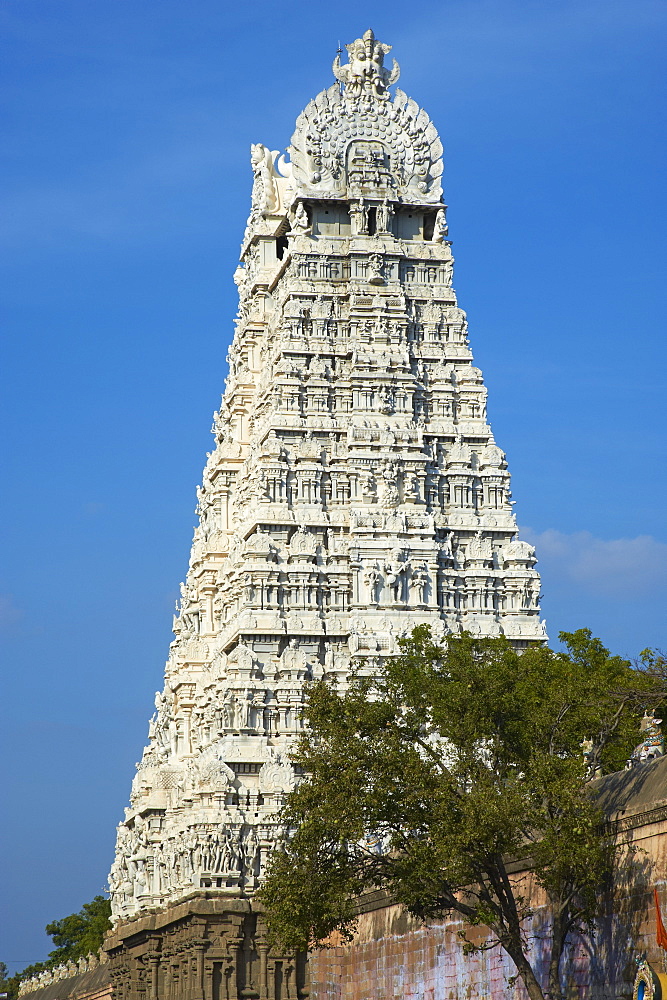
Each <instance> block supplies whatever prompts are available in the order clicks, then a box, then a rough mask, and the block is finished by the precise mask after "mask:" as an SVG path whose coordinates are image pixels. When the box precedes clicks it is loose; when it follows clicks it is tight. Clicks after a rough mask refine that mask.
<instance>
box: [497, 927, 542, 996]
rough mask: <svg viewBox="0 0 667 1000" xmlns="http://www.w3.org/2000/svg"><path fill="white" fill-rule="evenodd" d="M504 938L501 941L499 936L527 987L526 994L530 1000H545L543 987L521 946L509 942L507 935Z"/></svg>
mask: <svg viewBox="0 0 667 1000" xmlns="http://www.w3.org/2000/svg"><path fill="white" fill-rule="evenodd" d="M503 938H505V940H502V939H500V936H499V943H500V944H501V946H502V948H503V949H504V950H505V951H506V952H507V954H508V955H509V957H510V958H511V959H512V961H513V962H514V964H515V965H516V970H517V972H518V974H519V978H520V979H521V982H522V983H523V985H524V986H525V987H526V992H527V994H528V996H529V997H530V1000H545V997H544V993H543V991H542V987H541V986H540V984H539V982H538V981H537V977H536V976H535V973H534V972H533V968H532V966H531V964H530V962H529V961H528V959H527V958H526V956H525V955H524V953H523V949H522V948H521V946H520V944H519V945H518V946H517V944H516V943H515V942H514V941H508V940H507V939H506V936H505V935H503Z"/></svg>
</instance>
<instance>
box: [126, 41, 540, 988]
mask: <svg viewBox="0 0 667 1000" xmlns="http://www.w3.org/2000/svg"><path fill="white" fill-rule="evenodd" d="M346 48H347V53H348V63H347V64H346V65H341V63H340V59H339V58H337V59H336V60H335V62H334V65H333V71H334V75H335V77H336V82H335V83H334V84H333V85H332V86H331V87H329V89H328V90H324V91H322V93H320V94H319V95H318V96H317V97H316V98H315V99H314V100H313V101H311V103H310V104H309V105H308V106H307V107H306V109H305V111H303V113H302V114H301V115H300V116H299V118H298V120H297V123H296V130H295V132H294V135H293V137H292V142H291V146H290V147H289V150H288V153H289V159H287V158H285V157H284V156H282V155H279V154H278V153H277V152H273V151H270V150H269V149H267V148H266V147H265V146H263V145H260V144H258V145H255V146H253V147H252V150H251V162H252V170H253V176H254V180H253V189H252V208H251V213H250V217H249V219H248V224H247V228H246V232H245V236H244V238H243V244H242V248H241V262H240V265H239V267H238V268H237V271H236V274H235V280H236V283H237V285H238V290H239V311H238V317H237V321H236V332H235V335H234V339H233V343H232V346H231V348H230V351H229V376H228V378H227V383H226V388H225V392H224V394H223V396H222V402H221V405H220V409H219V410H218V412H217V413H216V414H215V418H214V424H213V433H214V437H215V448H214V450H213V451H212V452H211V453H210V454H209V456H208V461H207V462H206V467H205V470H204V476H203V483H202V486H201V487H200V488H199V489H198V505H197V514H198V518H199V523H198V525H197V527H196V529H195V533H194V540H193V544H192V554H191V558H190V565H189V569H188V572H187V577H186V580H185V583H184V584H182V585H181V595H182V596H181V600H180V602H179V605H178V608H177V614H176V617H175V619H174V633H175V639H174V641H173V643H172V645H171V648H170V653H169V659H168V660H167V665H166V680H165V687H164V690H163V691H162V692H161V693H159V694H158V695H157V696H156V713H155V715H154V717H153V719H152V720H151V723H150V733H149V736H150V739H149V744H148V746H147V747H146V749H145V751H144V754H143V758H142V760H141V762H140V763H139V765H138V767H137V774H136V777H135V779H134V782H133V785H132V793H131V799H130V802H131V804H130V807H129V809H127V810H126V815H125V819H124V821H123V822H122V823H121V825H120V827H119V830H118V843H117V849H116V859H115V861H114V864H113V867H112V870H111V874H110V878H109V885H110V891H111V899H112V905H113V913H114V919H115V920H116V921H117V922H119V923H118V931H117V937H116V938H115V941H116V946H115V947H116V951H115V952H114V951H113V948H112V956H113V955H114V954H116V956H117V961H116V966H117V968H116V978H117V981H116V989H117V995H119V996H123V995H125V996H134V995H135V993H136V991H137V990H139V992H142V991H143V994H144V995H145V996H146V997H148V996H156V997H157V996H158V995H159V996H162V995H163V993H165V995H169V996H174V997H176V996H179V997H180V996H181V995H183V996H184V995H186V993H184V992H183V990H182V989H181V987H178V986H174V983H175V982H176V983H178V982H179V981H180V982H181V985H182V984H183V983H184V982H186V979H185V978H183V977H186V978H187V977H190V978H189V979H187V982H188V983H190V986H189V987H188V989H189V990H190V993H187V995H188V996H190V995H192V996H193V997H197V996H199V995H200V992H201V990H204V994H205V995H207V996H211V997H214V996H216V995H217V996H220V997H222V996H226V997H231V996H232V995H234V996H235V995H236V993H235V992H234V991H235V990H237V991H240V990H241V989H243V990H244V991H245V992H244V995H247V996H249V995H252V990H253V989H255V990H256V991H258V993H256V994H255V995H262V996H266V997H275V996H278V995H280V994H281V990H282V995H283V996H285V995H290V996H294V995H295V990H296V989H297V978H296V977H297V967H296V966H295V965H294V963H292V965H291V966H290V965H289V962H290V960H289V959H285V960H284V968H282V967H281V970H280V972H279V973H278V971H277V968H278V966H277V965H276V964H275V961H274V965H273V966H271V964H270V963H271V961H272V960H271V959H270V956H269V955H268V951H267V949H266V947H265V948H264V952H263V953H262V952H261V948H260V949H259V951H258V950H257V949H258V947H259V946H258V945H257V943H256V940H255V939H253V940H254V941H255V943H249V941H250V938H249V937H248V935H249V934H250V932H249V931H248V929H247V926H246V925H247V920H246V916H244V915H247V914H249V913H251V911H252V905H251V903H249V902H248V900H250V899H251V898H252V893H253V890H254V889H255V888H256V886H257V885H258V881H259V879H260V877H261V872H262V866H263V864H264V861H265V858H266V856H267V853H268V852H269V851H270V850H271V849H272V848H273V847H274V846H275V845H276V843H277V842H279V840H280V836H281V832H280V830H279V829H278V828H277V826H276V823H275V819H274V818H273V817H274V814H275V812H276V809H277V808H278V807H279V805H280V802H281V800H282V798H283V797H284V795H285V793H286V792H287V791H288V790H289V789H290V788H292V787H293V785H294V782H295V780H296V775H295V774H294V771H293V768H292V766H291V764H290V762H289V760H288V758H287V755H286V751H287V749H288V747H289V745H290V741H291V739H292V738H293V736H294V734H295V733H297V732H298V731H299V727H300V709H301V705H302V701H303V697H304V685H305V682H306V681H308V680H310V679H312V678H318V677H322V676H326V677H330V678H335V679H336V680H337V681H338V682H341V683H345V679H346V677H347V676H348V673H349V670H350V666H351V665H352V664H353V663H355V662H358V661H359V660H360V659H363V661H364V669H368V670H373V669H374V667H375V666H376V665H377V663H379V662H380V660H381V659H382V658H383V657H386V656H391V655H392V654H394V653H396V652H397V649H398V647H397V640H398V638H399V637H400V636H404V635H406V634H408V633H409V632H410V631H411V630H412V628H413V627H414V626H416V625H418V624H422V623H428V624H429V625H430V626H431V629H432V632H433V634H434V636H435V637H436V638H438V637H444V636H446V635H447V634H448V633H450V632H456V631H460V630H462V629H466V630H468V631H470V632H472V633H473V634H476V635H482V636H493V635H501V634H504V635H506V636H508V637H509V638H510V639H511V640H512V641H513V642H515V643H516V644H518V645H525V644H526V643H529V642H536V641H537V642H539V641H543V640H544V639H545V633H544V627H543V624H542V623H541V622H540V618H539V608H538V595H539V591H540V585H539V578H538V575H537V573H536V571H535V569H534V565H535V553H534V550H533V548H532V547H531V546H530V545H528V544H527V543H525V542H522V541H518V540H517V537H516V522H515V519H514V515H513V513H512V501H511V498H510V488H509V474H508V471H507V465H506V461H505V456H504V454H503V452H502V451H501V450H500V448H499V447H498V446H497V445H496V443H495V441H494V438H493V435H492V433H491V429H490V427H489V425H488V423H487V420H486V389H485V387H484V384H483V381H482V374H481V372H480V370H479V369H478V368H476V367H474V365H473V363H472V354H471V351H470V348H469V346H468V332H467V323H466V315H465V313H464V312H463V311H462V310H461V309H460V308H459V306H458V304H457V300H456V294H455V292H454V288H453V286H452V268H453V258H452V253H451V248H450V243H449V241H448V239H447V225H446V221H445V210H446V206H445V205H444V202H443V196H442V186H441V176H442V170H443V164H442V145H441V143H440V140H439V138H438V134H437V132H436V129H435V127H434V126H433V124H432V123H431V121H430V120H429V118H428V116H427V114H426V112H425V111H423V110H422V109H420V108H419V107H418V106H417V104H415V102H414V101H413V100H412V99H410V98H408V97H407V96H406V95H405V94H404V93H403V92H402V91H401V90H399V89H397V90H396V91H395V94H394V95H393V96H392V95H391V94H390V92H389V87H390V86H391V85H392V84H394V83H395V82H396V80H397V79H398V75H399V67H398V65H397V63H396V61H395V60H394V62H393V68H392V69H388V68H387V67H385V66H384V57H385V55H386V54H387V52H388V51H389V49H390V46H388V45H384V44H382V43H380V42H378V41H377V40H376V39H375V38H374V36H373V33H372V32H371V31H368V32H366V34H365V35H364V36H363V38H360V39H357V40H356V41H354V42H352V43H351V44H350V45H348V46H347V47H346ZM188 899H189V900H190V901H191V902H190V903H187V900H188ZM193 899H194V900H195V901H196V906H195V905H194V903H192V900H193ZM184 900H186V902H183V901H184ZM179 907H180V909H179ZM197 907H199V909H197ZM202 907H203V909H202ZM167 911H168V912H169V913H171V914H172V916H170V917H169V920H167V921H166V923H165V920H162V923H160V920H161V919H162V918H158V917H156V916H155V913H156V912H157V913H158V914H159V913H163V914H164V913H166V912H167ZM214 911H215V913H217V914H218V916H219V919H220V920H221V921H222V923H223V924H224V927H225V928H226V930H225V931H224V934H223V933H222V932H220V934H218V936H217V937H216V935H215V934H213V935H211V932H210V918H209V917H207V916H206V913H209V914H210V913H213V912H214ZM176 912H178V913H180V914H181V917H183V919H185V917H184V914H186V913H187V914H189V917H188V919H190V920H191V924H190V925H188V926H190V931H188V934H189V937H187V935H186V937H187V941H188V942H190V943H189V944H187V947H185V946H183V947H185V953H187V956H188V957H187V961H186V959H185V958H183V954H182V952H183V948H181V950H180V951H179V950H178V948H176V947H175V946H174V947H173V948H172V949H171V951H170V950H169V947H168V946H167V945H168V943H169V941H171V942H172V944H173V942H174V941H176V940H177V939H178V940H179V941H180V938H179V935H178V934H176V937H174V936H173V934H172V931H170V932H169V933H170V934H172V938H169V935H166V936H165V934H163V932H162V931H160V932H158V931H157V930H156V929H155V928H156V927H157V926H158V924H159V925H160V926H163V925H164V926H165V927H166V926H167V924H169V921H170V920H172V917H173V914H174V913H176ZM193 913H194V914H195V916H194V917H193ZM197 913H198V914H199V916H196V914H197ZM151 914H152V916H151ZM149 917H150V919H148V918H149ZM181 917H178V919H179V920H180V919H181ZM165 919H166V918H165ZM192 919H194V924H192ZM216 919H217V918H216ZM156 920H157V923H156ZM173 920H176V917H173ZM128 921H129V923H128ZM147 921H148V922H147ZM207 921H208V922H207ZM169 926H170V927H171V926H172V924H169ZM174 926H175V925H174ZM192 926H194V927H195V930H194V931H193V930H192ZM140 927H141V928H143V930H142V931H141V934H139V928H140ZM207 928H209V929H208V930H207ZM174 933H175V932H174ZM216 933H217V932H216ZM252 933H253V934H255V933H256V931H253V932H252ZM132 934H135V938H134V939H133V940H135V942H136V941H139V939H141V941H143V942H144V945H145V947H144V945H142V948H143V951H141V949H140V951H141V954H140V955H139V952H137V954H136V955H135V959H136V961H135V959H133V961H134V965H132V963H129V964H128V960H127V954H128V952H127V941H128V940H129V939H130V937H131V935H132ZM179 934H180V932H179ZM128 935H129V937H128ZM136 935H139V936H138V937H137V936H136ZM142 935H143V936H142ZM221 935H222V936H221ZM223 939H224V941H223ZM121 941H125V942H126V944H125V945H123V946H121ZM215 941H217V942H218V943H217V945H216V944H214V942H215ZM230 941H231V942H232V944H230ZM146 942H148V944H146ZM151 942H152V943H151ZM165 942H167V943H166V944H165ZM221 942H222V943H221ZM223 945H224V946H223ZM133 947H134V945H133ZM179 947H180V945H179ZM216 947H217V948H218V952H216V951H215V949H216ZM123 948H125V949H126V950H125V952H123ZM188 949H189V950H188ZM130 950H131V949H130ZM135 950H136V949H135ZM123 954H125V958H122V955H123ZM215 954H218V958H217V959H215ZM178 955H180V956H181V957H180V958H178V957H176V958H175V957H174V956H178ZM262 955H263V957H262ZM137 956H138V957H137ZM253 956H254V957H253ZM137 962H139V965H137ZM253 962H254V963H255V965H254V966H253ZM123 963H124V964H123ZM142 963H143V964H142ZM184 963H185V964H184ZM207 963H208V964H207ZM216 963H217V964H216ZM214 967H215V968H214ZM132 969H134V971H132ZM253 969H254V971H253ZM290 969H291V971H290ZM137 970H138V971H137ZM290 975H291V976H292V980H291V981H290V979H289V977H290ZM174 976H175V977H176V979H174V978H173V977H174ZM133 977H134V978H133ZM164 977H166V978H164ZM170 977H171V978H170ZM179 977H180V979H179ZM207 977H208V978H207ZM216 977H217V979H216ZM278 980H280V982H282V983H283V986H282V987H280V988H279V987H278V986H277V985H276V983H277V982H278ZM206 982H209V985H210V984H213V985H210V989H209V988H208V987H207V988H206V989H205V988H204V985H202V984H205V983H206ZM216 982H217V986H216V985H215V983H216ZM290 982H291V983H292V985H291V986H290V985H289V984H290ZM164 983H167V984H168V988H167V986H165V985H164ZM128 984H129V985H128ZM132 984H134V985H132ZM141 984H143V985H141ZM160 984H163V985H160ZM197 984H199V985H197ZM169 990H171V993H169ZM174 990H175V992H174ZM179 990H180V992H179ZM151 991H153V992H151ZM216 991H217V994H216ZM248 991H250V992H248ZM290 991H291V992H290Z"/></svg>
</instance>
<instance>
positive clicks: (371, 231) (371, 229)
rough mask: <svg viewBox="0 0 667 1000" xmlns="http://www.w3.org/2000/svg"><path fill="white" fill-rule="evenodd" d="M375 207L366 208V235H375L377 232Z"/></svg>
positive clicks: (376, 211)
mask: <svg viewBox="0 0 667 1000" xmlns="http://www.w3.org/2000/svg"><path fill="white" fill-rule="evenodd" d="M377 215H378V210H377V208H369V209H368V235H369V236H375V234H376V233H377V228H378V223H377Z"/></svg>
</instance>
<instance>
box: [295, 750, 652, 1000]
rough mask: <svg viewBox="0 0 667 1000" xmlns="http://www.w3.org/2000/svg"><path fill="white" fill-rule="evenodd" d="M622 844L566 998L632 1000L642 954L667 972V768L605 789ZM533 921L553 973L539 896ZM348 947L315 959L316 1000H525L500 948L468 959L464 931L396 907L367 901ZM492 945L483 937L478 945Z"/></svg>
mask: <svg viewBox="0 0 667 1000" xmlns="http://www.w3.org/2000/svg"><path fill="white" fill-rule="evenodd" d="M597 785H598V795H599V798H600V802H601V804H602V805H603V807H604V808H605V810H606V811H607V814H608V816H609V818H610V822H611V824H612V829H613V830H614V834H615V836H616V837H617V838H618V842H619V844H620V845H622V851H623V854H622V859H623V860H622V863H621V865H620V867H619V871H618V877H617V879H616V882H615V886H614V891H613V893H612V894H610V896H609V897H608V898H607V900H606V907H605V908H606V910H607V913H606V916H605V918H604V919H603V920H602V921H601V922H600V925H599V927H598V928H597V933H596V934H595V935H594V936H591V937H590V938H588V937H582V938H580V939H575V940H573V941H572V942H571V945H570V948H569V949H568V953H567V955H566V959H565V961H564V963H563V979H564V985H565V987H566V995H567V996H568V997H572V998H577V1000H584V998H585V1000H603V998H604V1000H611V998H616V997H630V996H631V995H632V982H633V979H634V976H635V972H636V968H637V967H636V960H637V958H638V957H641V956H642V955H643V954H647V955H648V959H649V961H650V962H651V964H652V965H653V967H654V968H655V969H656V970H658V971H666V972H667V964H666V963H665V957H664V956H665V953H664V952H663V951H662V950H661V949H659V948H658V947H657V944H656V936H655V932H656V914H655V908H654V904H653V887H654V886H656V885H657V887H658V892H659V895H660V899H661V903H662V904H663V907H664V911H665V912H667V885H665V878H666V876H667V857H666V851H667V758H663V759H661V760H658V761H655V762H654V763H651V764H645V765H643V766H642V767H639V768H636V769H634V770H632V771H624V772H620V773H618V774H615V775H610V776H608V777H607V778H604V779H602V780H601V781H599V782H598V783H597ZM532 898H533V899H534V901H535V904H536V909H535V915H534V917H533V919H532V921H531V926H530V927H529V928H528V929H527V936H528V939H529V941H530V944H531V949H532V953H533V956H534V959H535V961H536V963H537V965H538V966H539V967H541V969H542V970H543V971H545V970H546V961H547V943H548V936H549V920H548V915H547V913H546V910H545V908H544V906H543V905H542V904H543V902H544V900H543V897H542V896H541V894H540V893H539V891H538V890H537V888H536V887H535V886H533V887H532ZM364 908H365V909H366V912H364V913H362V914H361V916H360V917H359V923H358V928H357V932H356V935H355V938H354V940H353V941H352V942H351V943H350V944H346V945H341V946H339V947H335V948H330V949H326V950H323V951H320V952H318V953H315V954H313V955H311V958H310V981H311V997H312V998H313V1000H338V998H339V997H340V998H344V1000H387V998H406V1000H408V998H410V1000H478V998H479V1000H482V998H483V1000H510V998H511V1000H519V998H521V1000H523V998H524V997H525V992H524V990H523V988H522V986H521V985H520V984H518V983H517V984H516V985H514V986H512V985H510V980H511V977H512V975H513V974H514V972H515V970H514V966H513V964H512V962H511V961H510V960H509V959H508V958H507V957H506V956H505V955H504V953H503V952H502V951H501V949H500V948H493V949H491V950H490V951H486V952H482V953H479V954H477V955H472V956H470V955H469V956H466V955H464V953H463V947H462V942H461V939H460V938H459V936H458V932H459V931H460V930H461V929H462V926H463V925H462V923H461V922H460V921H457V920H448V921H445V922H443V923H439V924H432V925H430V926H423V925H420V924H419V923H417V922H416V921H414V920H412V919H411V918H409V917H407V916H406V915H405V914H404V913H402V912H401V911H400V909H399V908H398V907H396V906H387V905H383V904H382V901H381V900H380V899H378V900H370V899H369V900H368V901H366V903H365V907H364ZM477 940H478V941H479V942H480V943H482V942H483V941H484V936H483V934H481V933H480V935H479V937H478V939H477Z"/></svg>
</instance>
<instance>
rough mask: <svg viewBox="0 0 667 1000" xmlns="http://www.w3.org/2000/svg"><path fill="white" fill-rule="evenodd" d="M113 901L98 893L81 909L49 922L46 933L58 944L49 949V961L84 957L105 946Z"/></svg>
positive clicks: (56, 961) (58, 963) (56, 963)
mask: <svg viewBox="0 0 667 1000" xmlns="http://www.w3.org/2000/svg"><path fill="white" fill-rule="evenodd" d="M110 916H111V903H110V902H109V900H108V899H105V898H104V896H95V898H94V899H93V900H92V901H91V902H90V903H84V904H83V906H82V907H81V909H80V910H79V912H78V913H71V914H70V915H69V916H68V917H63V918H62V920H54V921H52V923H50V924H47V925H46V933H47V934H49V935H50V936H51V937H52V938H53V943H54V944H55V945H56V948H55V949H54V950H53V951H52V952H49V963H50V964H53V965H60V964H61V963H62V962H69V961H74V962H76V961H77V959H79V958H84V957H85V956H86V955H90V954H91V953H92V952H95V953H96V952H98V951H99V950H100V948H101V947H102V943H103V941H104V935H105V934H106V932H107V931H108V930H109V929H110V927H111V921H110V919H109V918H110Z"/></svg>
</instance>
